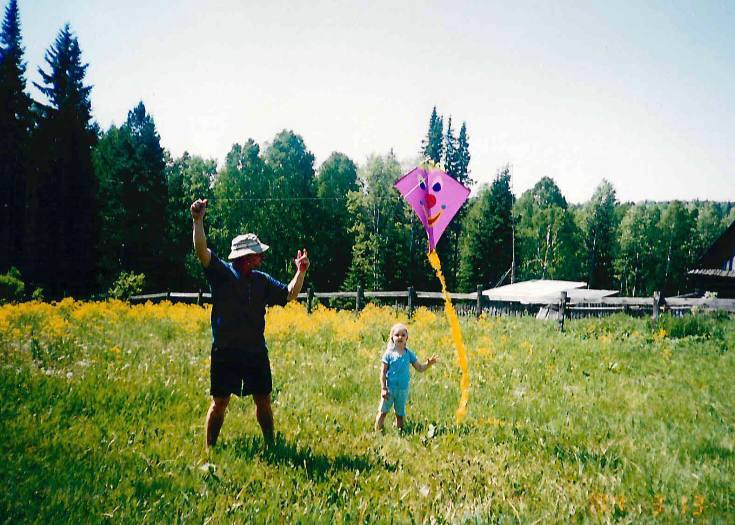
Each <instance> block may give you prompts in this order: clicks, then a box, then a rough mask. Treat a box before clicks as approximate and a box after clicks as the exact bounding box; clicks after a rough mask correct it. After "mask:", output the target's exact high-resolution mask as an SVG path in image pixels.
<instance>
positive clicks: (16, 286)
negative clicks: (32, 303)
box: [0, 268, 26, 303]
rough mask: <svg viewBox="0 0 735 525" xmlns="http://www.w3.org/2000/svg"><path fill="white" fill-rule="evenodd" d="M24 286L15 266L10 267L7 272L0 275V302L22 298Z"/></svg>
mask: <svg viewBox="0 0 735 525" xmlns="http://www.w3.org/2000/svg"><path fill="white" fill-rule="evenodd" d="M25 287H26V286H25V284H24V283H23V281H22V280H21V277H20V272H19V271H18V269H17V268H11V269H10V270H9V271H8V273H6V274H4V275H0V303H6V302H9V301H19V300H21V299H23V293H24V292H25Z"/></svg>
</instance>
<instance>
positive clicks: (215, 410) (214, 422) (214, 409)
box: [206, 396, 230, 449]
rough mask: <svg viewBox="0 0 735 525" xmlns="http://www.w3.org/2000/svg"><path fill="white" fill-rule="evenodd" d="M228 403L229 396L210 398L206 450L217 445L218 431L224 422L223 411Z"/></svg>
mask: <svg viewBox="0 0 735 525" xmlns="http://www.w3.org/2000/svg"><path fill="white" fill-rule="evenodd" d="M229 402H230V396H227V397H214V396H212V404H211V405H209V412H207V424H206V445H207V448H208V449H209V448H211V447H213V446H214V445H215V444H216V443H217V437H218V436H219V431H220V430H221V429H222V424H223V423H224V422H225V411H226V410H227V404H228V403H229Z"/></svg>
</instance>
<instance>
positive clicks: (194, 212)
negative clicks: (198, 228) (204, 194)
mask: <svg viewBox="0 0 735 525" xmlns="http://www.w3.org/2000/svg"><path fill="white" fill-rule="evenodd" d="M189 211H191V218H192V219H194V220H195V221H201V220H202V219H204V214H205V213H206V211H207V199H197V200H195V201H194V202H193V203H192V205H191V208H189Z"/></svg>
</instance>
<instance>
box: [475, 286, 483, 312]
mask: <svg viewBox="0 0 735 525" xmlns="http://www.w3.org/2000/svg"><path fill="white" fill-rule="evenodd" d="M475 315H476V316H477V318H478V319H479V318H480V316H481V315H482V285H480V284H478V285H477V305H476V306H475Z"/></svg>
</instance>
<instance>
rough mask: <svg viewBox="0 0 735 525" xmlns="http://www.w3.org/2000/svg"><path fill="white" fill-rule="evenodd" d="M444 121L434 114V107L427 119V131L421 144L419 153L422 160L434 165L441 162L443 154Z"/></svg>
mask: <svg viewBox="0 0 735 525" xmlns="http://www.w3.org/2000/svg"><path fill="white" fill-rule="evenodd" d="M443 142H444V119H443V117H441V116H439V115H438V114H437V112H436V106H434V109H433V110H432V111H431V117H430V118H429V130H428V132H427V133H426V138H425V139H424V140H423V142H422V144H421V153H422V155H423V156H424V158H426V159H428V160H431V161H432V162H434V163H435V164H439V163H440V162H441V161H442V158H443V154H444V144H443Z"/></svg>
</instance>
